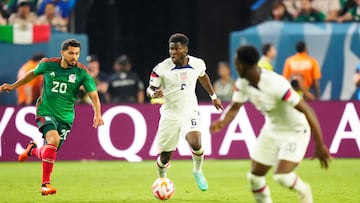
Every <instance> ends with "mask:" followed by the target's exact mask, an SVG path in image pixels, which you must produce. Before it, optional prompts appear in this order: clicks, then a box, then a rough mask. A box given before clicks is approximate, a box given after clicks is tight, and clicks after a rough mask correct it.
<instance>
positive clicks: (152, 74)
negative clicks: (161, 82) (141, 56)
mask: <svg viewBox="0 0 360 203" xmlns="http://www.w3.org/2000/svg"><path fill="white" fill-rule="evenodd" d="M150 76H151V77H154V78H158V77H159V75H158V74H156V73H155V72H154V71H153V72H151V75H150Z"/></svg>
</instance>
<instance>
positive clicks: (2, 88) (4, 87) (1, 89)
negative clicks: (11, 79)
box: [0, 83, 14, 92]
mask: <svg viewBox="0 0 360 203" xmlns="http://www.w3.org/2000/svg"><path fill="white" fill-rule="evenodd" d="M13 89H14V88H13V86H12V85H10V84H8V83H4V84H2V85H1V86H0V92H4V91H6V92H10V91H11V90H13Z"/></svg>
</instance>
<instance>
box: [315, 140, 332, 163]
mask: <svg viewBox="0 0 360 203" xmlns="http://www.w3.org/2000/svg"><path fill="white" fill-rule="evenodd" d="M315 158H318V159H319V161H320V165H321V168H325V169H327V168H329V162H330V161H331V156H330V153H329V150H328V148H327V146H326V145H325V144H322V145H319V146H318V145H317V146H316V149H315V153H314V155H313V157H312V159H315Z"/></svg>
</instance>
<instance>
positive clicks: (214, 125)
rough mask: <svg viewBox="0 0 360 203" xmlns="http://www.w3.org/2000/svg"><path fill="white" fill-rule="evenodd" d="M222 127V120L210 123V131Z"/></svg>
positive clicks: (212, 131)
mask: <svg viewBox="0 0 360 203" xmlns="http://www.w3.org/2000/svg"><path fill="white" fill-rule="evenodd" d="M223 127H224V123H223V122H222V121H215V122H213V123H211V125H210V129H209V131H210V133H211V134H212V133H217V132H219V131H220V130H221V129H222V128H223Z"/></svg>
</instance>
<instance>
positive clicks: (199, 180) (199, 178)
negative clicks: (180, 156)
mask: <svg viewBox="0 0 360 203" xmlns="http://www.w3.org/2000/svg"><path fill="white" fill-rule="evenodd" d="M193 174H194V177H195V180H196V184H197V185H198V187H199V189H200V190H201V191H206V190H207V189H208V188H209V185H208V182H207V180H206V179H205V177H204V175H203V173H202V172H193Z"/></svg>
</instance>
